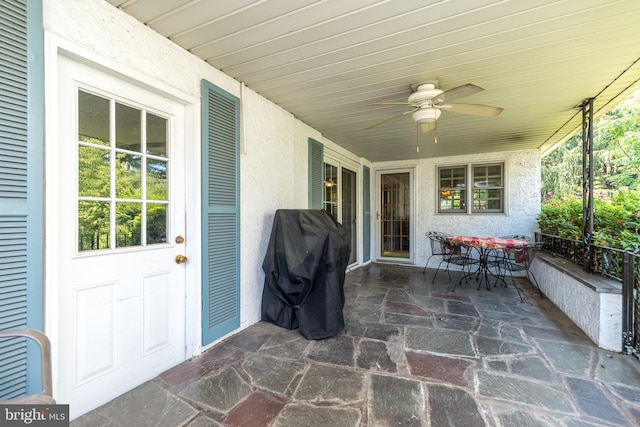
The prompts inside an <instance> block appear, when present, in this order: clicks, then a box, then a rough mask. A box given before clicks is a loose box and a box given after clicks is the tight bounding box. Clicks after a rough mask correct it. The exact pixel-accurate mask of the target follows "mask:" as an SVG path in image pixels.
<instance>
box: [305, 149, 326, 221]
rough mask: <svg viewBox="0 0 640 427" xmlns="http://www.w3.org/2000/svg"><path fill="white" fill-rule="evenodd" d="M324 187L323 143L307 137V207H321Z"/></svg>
mask: <svg viewBox="0 0 640 427" xmlns="http://www.w3.org/2000/svg"><path fill="white" fill-rule="evenodd" d="M323 189H324V145H322V144H321V143H320V142H318V141H315V140H313V139H311V138H309V208H310V209H322V202H323V193H322V192H323Z"/></svg>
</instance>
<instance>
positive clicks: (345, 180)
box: [341, 168, 358, 264]
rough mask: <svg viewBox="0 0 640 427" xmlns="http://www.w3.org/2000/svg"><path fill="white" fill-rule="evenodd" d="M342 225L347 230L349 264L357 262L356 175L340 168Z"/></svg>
mask: <svg viewBox="0 0 640 427" xmlns="http://www.w3.org/2000/svg"><path fill="white" fill-rule="evenodd" d="M341 177H342V225H343V226H344V227H345V228H346V229H347V231H348V232H349V236H350V242H351V253H350V254H349V264H353V263H354V262H356V261H357V260H358V238H357V235H356V233H357V228H358V227H357V226H356V224H357V222H356V173H355V172H353V171H350V170H348V169H345V168H342V175H341Z"/></svg>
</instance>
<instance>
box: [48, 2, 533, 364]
mask: <svg viewBox="0 0 640 427" xmlns="http://www.w3.org/2000/svg"><path fill="white" fill-rule="evenodd" d="M43 9H44V28H45V37H46V38H47V39H48V40H49V41H50V43H49V45H51V44H53V45H55V46H56V49H57V48H62V49H65V50H66V49H70V50H71V51H72V53H74V54H75V55H80V56H82V55H83V52H86V53H87V54H89V53H90V55H88V56H91V57H92V58H100V59H101V60H102V59H103V60H104V63H106V64H109V65H108V66H109V67H110V68H112V69H113V71H114V72H117V73H119V74H121V75H123V76H124V77H125V78H130V79H133V80H135V81H140V82H143V83H145V84H148V85H150V86H154V85H155V86H161V87H162V88H167V89H169V91H170V92H172V93H174V94H177V95H179V97H181V98H183V99H192V100H194V101H193V102H192V103H191V104H190V105H187V118H186V123H187V125H188V126H191V128H192V131H191V132H190V134H191V135H193V137H194V138H197V139H199V128H200V107H199V101H198V100H199V98H200V82H201V80H202V79H206V80H208V81H210V82H211V83H213V84H214V85H216V86H218V87H220V88H222V89H224V90H225V91H227V92H229V93H231V94H233V95H235V96H237V97H239V98H241V102H242V106H243V107H242V108H243V113H242V114H243V117H244V126H243V128H242V141H241V156H240V171H241V178H240V186H241V189H240V194H241V231H240V235H241V255H240V257H241V271H240V277H241V295H240V300H241V328H244V327H247V326H250V325H251V324H253V323H255V322H256V321H258V320H259V318H260V303H261V294H262V286H263V282H264V274H263V272H262V269H261V266H262V261H263V257H264V253H265V250H266V246H267V243H268V239H269V235H270V231H271V224H272V221H273V216H274V213H275V211H276V210H277V209H280V208H307V200H308V198H307V169H308V164H307V162H308V160H307V149H308V148H307V146H308V144H307V142H308V139H309V138H313V139H315V140H317V141H319V142H321V143H322V144H324V146H325V154H329V155H331V156H332V157H335V158H338V159H343V160H344V161H345V162H347V163H348V164H350V165H354V164H355V165H359V168H358V170H357V171H356V172H357V173H358V192H357V194H358V195H359V197H358V213H359V216H360V215H361V213H362V200H361V194H362V188H361V186H362V182H361V181H362V178H361V177H362V175H361V174H362V167H363V165H367V166H369V167H370V168H371V176H372V178H374V177H375V172H376V170H381V169H392V168H405V167H411V168H415V194H416V195H417V196H416V200H415V202H416V203H415V206H416V210H415V212H416V214H415V221H416V225H415V228H416V232H415V234H414V238H415V240H416V246H415V252H416V256H415V263H416V265H420V266H422V265H424V262H426V259H427V257H428V256H429V255H430V249H429V245H428V242H427V241H426V239H425V238H424V233H425V232H426V231H427V230H441V231H445V232H450V233H452V234H453V233H455V234H474V235H504V234H512V233H525V234H532V233H533V231H534V230H535V227H536V221H535V216H536V214H537V213H538V212H539V194H538V193H539V191H538V189H539V188H540V153H539V152H538V151H535V150H534V151H525V152H498V153H490V154H478V155H473V156H457V157H447V158H435V159H424V160H407V161H398V162H380V163H371V162H368V161H367V160H366V159H362V158H360V157H358V156H356V155H354V154H353V153H350V152H348V151H347V150H345V149H343V148H342V147H340V146H339V145H337V144H336V143H334V142H332V141H330V140H327V139H326V138H324V137H323V136H322V135H321V134H320V133H319V132H318V131H316V130H315V129H313V128H311V127H309V126H308V125H306V124H305V123H303V122H301V121H300V120H297V119H296V118H295V117H294V116H293V115H292V114H290V113H289V112H287V111H285V110H283V109H282V108H280V107H278V106H277V105H275V104H273V103H272V102H270V101H269V100H267V99H265V98H263V97H261V96H260V95H258V94H256V93H255V92H253V91H252V90H251V89H249V88H243V87H242V85H241V84H240V82H238V81H236V80H234V79H232V78H231V77H229V76H227V75H225V74H224V73H223V72H221V71H219V70H217V69H215V68H213V67H212V66H210V65H209V64H207V63H206V62H204V61H202V60H200V59H199V58H197V57H195V56H193V55H192V54H190V53H189V52H187V51H185V50H184V49H182V48H180V47H179V46H177V45H175V44H174V43H172V42H170V41H168V40H167V39H166V38H164V37H162V36H160V35H159V34H157V33H155V32H154V31H153V30H151V29H150V28H149V27H146V26H145V25H143V24H141V23H140V22H138V21H136V20H135V19H133V18H132V17H130V16H128V15H126V14H125V13H124V12H122V11H120V10H118V9H116V8H114V7H113V6H111V5H110V4H109V3H107V2H106V1H104V0H44V1H43ZM54 56H55V53H53V54H52V53H51V51H50V52H49V56H48V63H47V64H46V66H47V67H48V69H47V72H48V73H52V72H53V73H55V58H53V57H54ZM53 85H54V83H49V84H48V85H47V87H46V93H47V96H48V97H50V98H51V97H53V98H55V92H56V90H55V88H54V87H53ZM49 105H55V103H51V104H49ZM442 143H445V142H444V141H442ZM190 155H191V158H190V159H188V166H189V167H192V168H194V169H198V168H199V165H200V155H199V153H190ZM500 160H502V161H505V163H506V174H507V194H508V212H507V213H505V214H493V215H455V216H452V215H436V212H435V195H436V185H437V184H436V174H437V171H436V168H437V166H438V165H445V164H449V165H451V164H459V163H470V162H484V161H487V162H489V161H500ZM196 176H199V175H198V173H196ZM187 191H191V192H193V196H194V198H195V201H196V204H198V203H199V186H198V185H193V186H191V188H190V189H187ZM377 193H378V190H377V189H376V183H375V181H374V180H372V187H371V195H372V199H371V207H372V214H371V218H372V224H371V229H372V230H373V231H374V235H373V236H372V239H371V244H372V254H371V259H373V260H375V258H376V252H375V249H374V248H375V245H376V240H375V233H376V231H375V230H376V229H377V225H378V224H377V223H376V220H375V218H376V217H375V211H376V210H378V208H377V207H376V203H377V200H376V195H377ZM191 209H192V210H193V212H191V213H188V215H189V216H188V220H189V219H190V220H192V223H193V224H198V225H197V226H196V228H197V230H196V232H194V233H193V234H194V236H193V238H192V239H191V241H190V243H191V245H192V246H191V247H194V245H195V246H196V247H197V246H198V245H199V243H200V241H199V238H200V237H199V236H200V232H201V230H200V225H199V224H200V221H199V212H200V207H199V205H197V206H191ZM358 227H359V229H358V246H359V247H358V254H359V259H360V260H361V259H362V250H361V248H362V224H359V225H358ZM193 253H194V254H197V253H199V250H194V251H193ZM432 262H433V263H435V262H436V261H435V260H433V261H432ZM198 263H199V260H197V259H192V261H191V262H190V266H189V268H190V269H191V271H192V273H191V274H190V275H189V273H188V280H189V278H190V280H191V281H192V282H194V283H196V284H199V283H200V280H199V279H200V276H199V273H198V272H199V271H200V268H199V264H198ZM433 265H435V264H433ZM47 285H50V283H47ZM194 286H198V285H194ZM196 293H197V292H196ZM192 297H193V298H195V299H198V301H199V295H192ZM196 306H197V308H198V309H199V302H198V303H197V304H194V308H196ZM49 313H55V310H49ZM48 315H49V316H51V315H52V314H48ZM53 315H54V314H53ZM49 320H51V319H49ZM192 323H197V322H195V321H193V319H192ZM194 328H197V327H195V326H194ZM195 335H197V334H195V333H194V336H195ZM196 347H197V345H196ZM197 351H198V349H196V351H195V352H197Z"/></svg>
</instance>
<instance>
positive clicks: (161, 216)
mask: <svg viewBox="0 0 640 427" xmlns="http://www.w3.org/2000/svg"><path fill="white" fill-rule="evenodd" d="M58 99H59V104H58V108H59V111H58V114H59V123H58V129H59V130H58V136H59V141H58V145H59V150H58V152H57V153H56V154H57V157H58V161H57V163H58V167H59V171H58V175H59V184H60V187H59V197H58V212H57V215H58V218H59V220H58V222H59V227H58V230H57V234H54V235H57V241H58V242H59V243H58V254H57V256H58V258H59V274H58V282H59V283H58V287H59V295H58V313H59V316H58V321H59V323H58V325H57V330H58V343H57V344H58V345H57V357H56V359H57V366H55V367H54V368H57V375H56V377H57V384H56V391H57V393H56V396H55V397H56V399H57V401H58V402H59V403H68V404H70V412H71V414H70V415H71V418H75V417H77V416H79V415H81V414H83V413H85V412H87V411H89V410H91V409H93V408H96V407H97V406H99V405H101V404H102V403H105V402H107V401H109V400H111V399H113V398H114V397H116V396H118V395H120V394H122V393H123V392H125V391H127V390H130V389H132V388H134V387H135V386H137V385H139V384H141V383H142V382H144V381H146V380H148V379H150V378H153V377H154V376H156V375H157V374H159V373H161V372H163V371H164V370H166V369H168V368H170V367H172V366H174V365H176V364H178V363H180V362H181V361H183V360H184V359H185V357H186V350H185V268H186V267H185V265H184V264H182V263H178V261H180V262H183V263H184V262H186V261H187V260H186V259H184V258H179V256H181V255H183V254H185V251H186V245H187V244H188V242H185V241H184V237H183V236H185V233H186V230H185V199H184V192H185V178H184V176H185V168H184V156H185V152H184V151H185V150H184V145H185V144H184V106H182V105H180V104H179V103H177V102H175V101H172V100H170V99H168V98H166V97H163V96H161V95H159V94H156V93H153V92H150V91H148V90H145V89H143V88H141V87H138V86H137V85H135V84H132V83H129V82H125V81H123V80H120V79H118V78H116V77H114V76H112V75H109V74H108V73H105V72H103V71H99V70H97V69H95V68H93V67H91V66H88V65H84V64H80V63H78V62H75V61H73V60H72V59H69V58H66V57H64V56H59V68H58ZM50 235H51V234H50ZM54 350H56V349H54Z"/></svg>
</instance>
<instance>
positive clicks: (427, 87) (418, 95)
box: [407, 83, 443, 107]
mask: <svg viewBox="0 0 640 427" xmlns="http://www.w3.org/2000/svg"><path fill="white" fill-rule="evenodd" d="M442 92H443V91H442V90H441V89H436V87H435V85H433V84H432V83H425V84H422V85H420V86H418V89H417V90H416V91H415V92H413V93H412V94H411V95H409V99H408V100H407V101H408V103H409V104H411V105H415V106H416V107H418V106H421V104H423V103H425V102H428V103H429V104H430V105H432V102H433V99H434V98H435V97H437V96H438V95H440V94H441V93H442Z"/></svg>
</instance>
